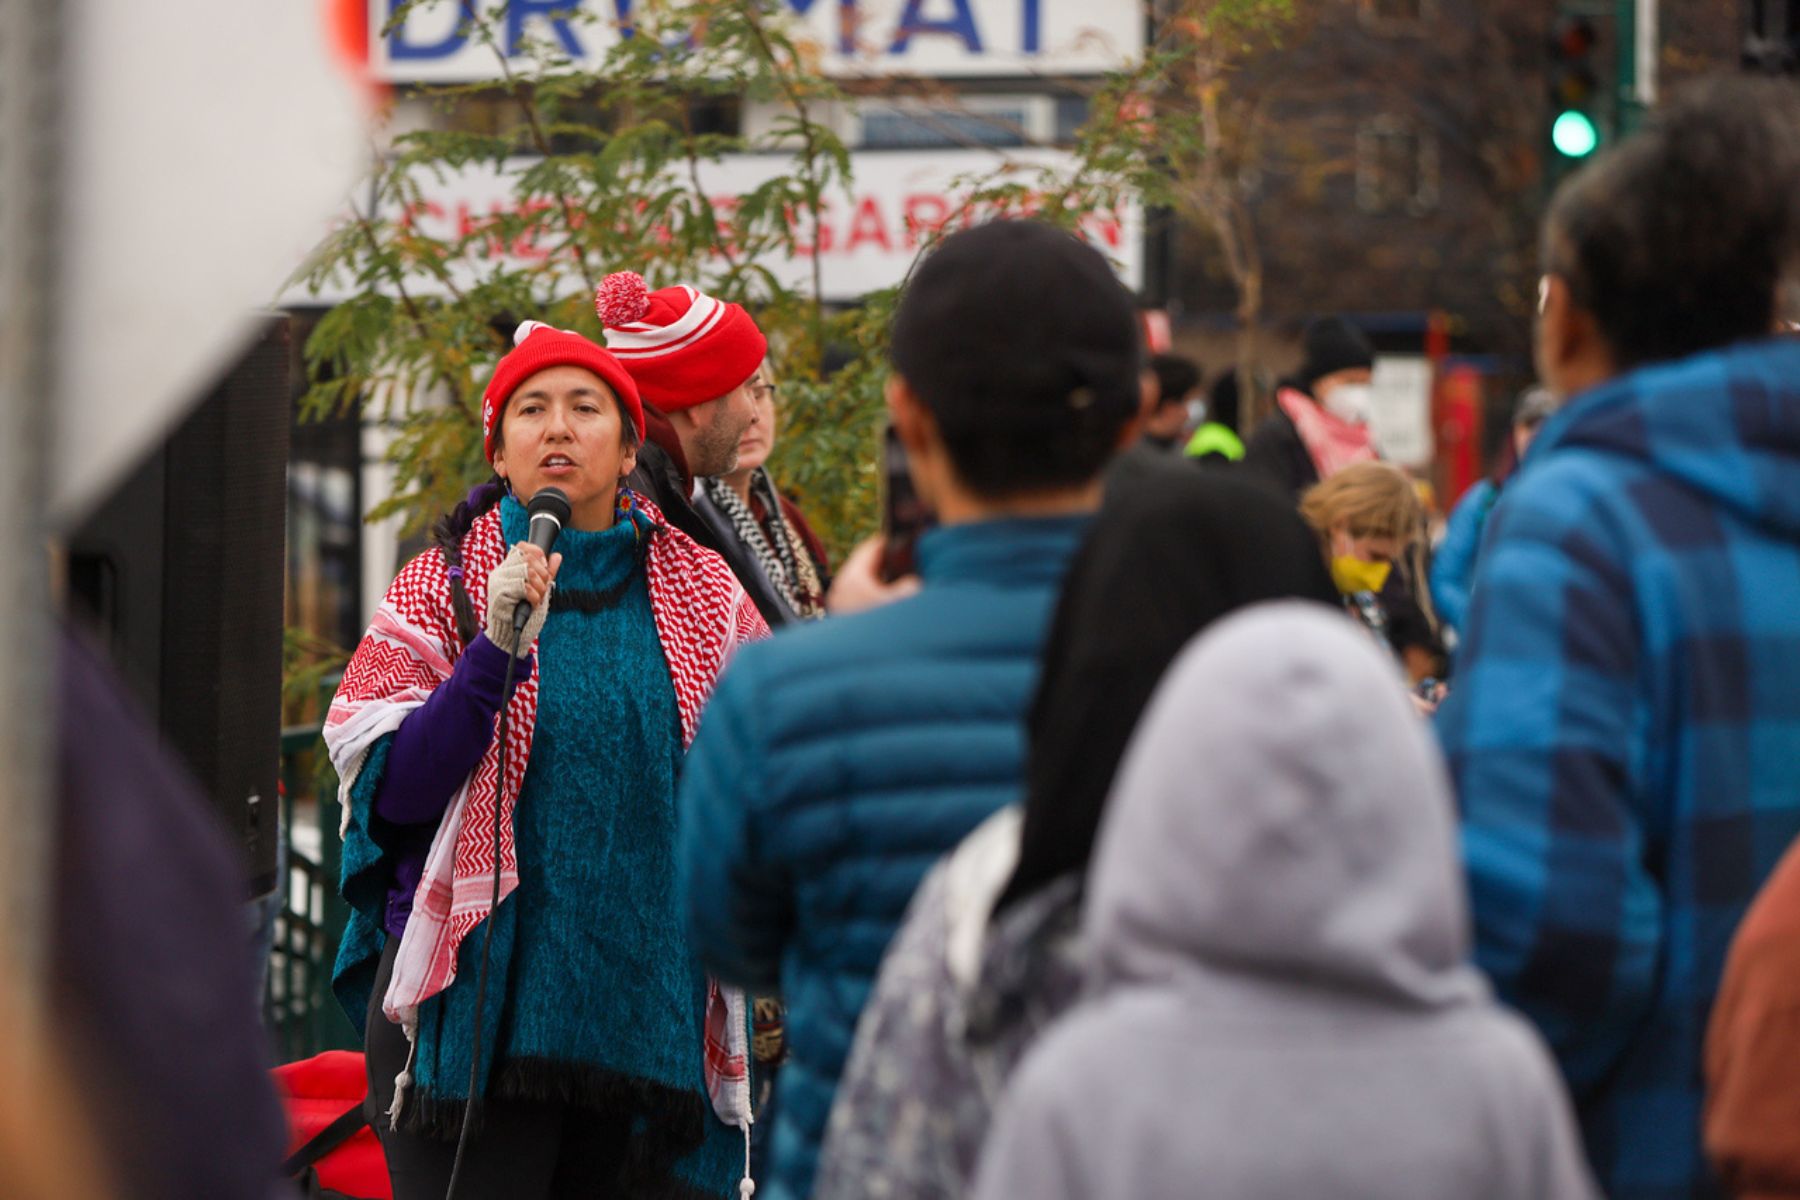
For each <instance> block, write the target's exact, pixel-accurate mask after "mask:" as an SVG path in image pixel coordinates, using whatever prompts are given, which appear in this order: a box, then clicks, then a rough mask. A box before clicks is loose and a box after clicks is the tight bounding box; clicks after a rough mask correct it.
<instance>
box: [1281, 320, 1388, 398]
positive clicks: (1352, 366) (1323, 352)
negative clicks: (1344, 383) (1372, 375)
mask: <svg viewBox="0 0 1800 1200" xmlns="http://www.w3.org/2000/svg"><path fill="white" fill-rule="evenodd" d="M1304 340H1305V346H1306V361H1305V362H1304V363H1302V364H1301V365H1300V373H1299V374H1298V375H1297V376H1296V377H1295V378H1296V379H1297V380H1298V381H1299V383H1300V386H1301V387H1306V388H1310V387H1311V386H1312V385H1313V383H1314V382H1315V381H1317V380H1320V379H1323V378H1324V377H1325V376H1327V375H1330V374H1331V373H1333V372H1334V371H1354V370H1357V369H1362V370H1368V369H1369V368H1371V367H1373V366H1374V365H1375V346H1374V344H1373V343H1372V342H1370V341H1369V336H1368V335H1367V334H1366V333H1364V332H1363V331H1362V330H1360V329H1358V328H1357V327H1356V326H1354V325H1352V324H1351V323H1350V322H1348V321H1346V320H1344V318H1342V317H1320V318H1319V319H1318V320H1316V321H1314V322H1312V323H1311V324H1310V325H1308V326H1307V327H1306V334H1305V339H1304Z"/></svg>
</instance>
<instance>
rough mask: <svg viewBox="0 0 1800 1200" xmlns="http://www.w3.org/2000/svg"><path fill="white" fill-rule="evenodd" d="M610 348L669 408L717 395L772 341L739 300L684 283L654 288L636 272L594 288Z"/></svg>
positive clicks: (650, 395)
mask: <svg viewBox="0 0 1800 1200" xmlns="http://www.w3.org/2000/svg"><path fill="white" fill-rule="evenodd" d="M594 311H595V312H597V313H599V314H600V323H601V324H602V325H604V326H605V327H606V347H607V349H609V350H611V351H612V352H613V354H614V355H616V356H617V357H618V360H619V361H620V362H621V363H623V364H624V366H625V369H626V370H627V371H629V372H631V377H632V378H633V379H635V380H637V385H638V391H639V392H641V393H642V394H643V397H644V399H646V400H648V401H649V402H650V403H652V404H654V405H656V406H657V407H658V408H660V409H662V410H663V411H664V412H673V411H675V410H678V409H683V408H692V407H693V406H694V405H696V404H705V403H706V402H707V401H708V400H717V399H718V398H719V397H720V396H723V395H725V394H726V393H728V392H730V391H732V390H733V389H734V388H737V387H739V386H741V385H742V384H743V383H744V382H745V381H746V380H748V379H749V378H750V377H751V376H752V375H754V374H756V369H757V368H758V367H760V366H761V365H762V361H763V358H764V357H765V356H766V355H767V354H768V352H769V341H768V339H767V338H765V337H763V334H762V330H760V329H758V328H757V327H756V322H755V321H753V320H751V319H750V314H749V313H748V312H746V311H744V309H743V307H742V306H741V305H737V304H729V303H726V302H724V301H721V300H715V299H714V298H713V297H711V296H708V295H707V294H706V293H705V292H702V291H700V290H699V289H698V288H691V287H687V286H686V285H681V286H678V287H666V288H659V289H657V290H656V291H654V292H652V291H650V290H649V289H648V288H647V287H646V286H645V284H644V277H643V276H642V275H639V274H638V273H637V272H636V271H617V272H614V273H613V274H611V275H608V276H607V277H606V278H605V279H603V280H602V281H601V282H600V286H599V288H598V289H596V290H595V292H594Z"/></svg>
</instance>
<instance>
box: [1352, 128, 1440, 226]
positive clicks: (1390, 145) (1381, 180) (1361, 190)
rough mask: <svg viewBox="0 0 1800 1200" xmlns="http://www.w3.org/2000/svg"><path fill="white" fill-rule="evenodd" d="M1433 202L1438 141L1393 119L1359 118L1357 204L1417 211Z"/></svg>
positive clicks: (1390, 210)
mask: <svg viewBox="0 0 1800 1200" xmlns="http://www.w3.org/2000/svg"><path fill="white" fill-rule="evenodd" d="M1437 202H1438V147H1437V139H1436V138H1435V137H1433V136H1432V135H1431V134H1429V133H1424V132H1421V131H1420V130H1419V129H1418V128H1416V127H1415V126H1413V125H1412V124H1411V123H1410V122H1406V121H1401V120H1398V119H1396V118H1393V117H1378V118H1376V119H1375V120H1372V121H1366V122H1364V123H1363V126H1362V128H1361V129H1359V130H1358V131H1357V134H1356V203H1357V206H1358V207H1359V208H1361V209H1362V210H1363V211H1364V212H1370V213H1408V214H1412V215H1417V214H1419V213H1425V212H1430V211H1431V210H1432V209H1434V208H1436V207H1437Z"/></svg>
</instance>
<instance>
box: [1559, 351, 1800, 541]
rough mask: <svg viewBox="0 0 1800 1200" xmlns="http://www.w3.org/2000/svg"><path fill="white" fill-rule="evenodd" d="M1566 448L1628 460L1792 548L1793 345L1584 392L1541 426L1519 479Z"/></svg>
mask: <svg viewBox="0 0 1800 1200" xmlns="http://www.w3.org/2000/svg"><path fill="white" fill-rule="evenodd" d="M1571 448H1584V449H1588V450H1597V451H1601V452H1604V453H1610V454H1617V455H1620V456H1623V457H1626V458H1631V459H1636V460H1638V461H1640V462H1643V463H1645V464H1646V465H1648V466H1649V467H1650V468H1651V469H1652V470H1654V471H1656V472H1658V473H1659V474H1662V475H1665V476H1668V477H1670V478H1673V479H1676V480H1679V481H1680V482H1681V483H1682V484H1684V485H1685V486H1687V487H1689V488H1691V489H1692V490H1694V491H1696V492H1699V493H1700V494H1702V495H1704V496H1707V497H1710V498H1711V499H1713V500H1714V501H1716V502H1717V503H1718V504H1720V505H1722V506H1723V507H1725V508H1727V509H1730V510H1731V511H1732V512H1734V513H1736V514H1738V515H1739V516H1740V517H1741V518H1742V519H1744V520H1745V521H1747V522H1749V523H1751V524H1754V525H1759V526H1763V527H1765V528H1768V529H1771V530H1774V531H1777V532H1778V533H1779V534H1780V535H1781V536H1782V537H1784V538H1787V539H1792V540H1800V338H1793V337H1783V338H1774V339H1770V340H1767V341H1759V342H1746V343H1743V344H1741V345H1737V346H1732V347H1729V348H1727V349H1724V350H1716V351H1712V352H1709V353H1706V354H1696V355H1694V356H1692V357H1690V358H1684V359H1681V360H1679V361H1676V362H1672V363H1661V364H1657V365H1655V366H1650V367H1644V368H1641V369H1639V370H1636V371H1632V372H1630V373H1628V374H1625V375H1622V376H1620V377H1619V378H1617V379H1614V380H1611V381H1609V382H1607V383H1604V384H1602V385H1600V386H1599V387H1597V388H1594V389H1592V390H1591V391H1588V392H1584V393H1582V394H1581V395H1579V396H1576V397H1575V398H1574V399H1573V400H1571V401H1570V403H1569V404H1568V405H1567V406H1566V407H1564V408H1563V410H1562V411H1561V412H1558V413H1557V414H1556V415H1554V416H1553V417H1551V418H1550V420H1549V421H1547V422H1546V423H1545V425H1544V428H1543V430H1542V431H1541V432H1540V433H1539V435H1538V437H1537V439H1536V441H1534V442H1533V443H1532V446H1531V450H1530V452H1529V453H1528V454H1527V455H1526V458H1525V469H1526V470H1527V471H1529V470H1530V469H1531V468H1532V467H1533V466H1534V465H1535V464H1537V463H1540V462H1542V461H1543V460H1544V459H1545V458H1546V457H1548V456H1549V455H1550V453H1551V452H1552V451H1554V450H1563V449H1571Z"/></svg>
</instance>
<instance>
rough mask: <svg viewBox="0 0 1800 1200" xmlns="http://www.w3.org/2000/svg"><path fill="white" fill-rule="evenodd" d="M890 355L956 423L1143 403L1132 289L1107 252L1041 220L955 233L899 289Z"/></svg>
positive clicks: (1106, 411)
mask: <svg viewBox="0 0 1800 1200" xmlns="http://www.w3.org/2000/svg"><path fill="white" fill-rule="evenodd" d="M889 353H890V354H891V356H892V358H893V363H894V367H895V369H896V370H897V371H899V373H900V374H901V375H902V376H903V377H904V378H905V379H906V382H907V384H908V385H909V386H910V387H911V388H912V389H913V391H915V392H916V393H917V394H918V395H919V397H920V399H922V400H923V401H924V402H925V403H926V405H927V406H929V407H930V409H931V410H932V413H933V415H935V416H936V417H937V419H938V422H939V423H940V424H941V425H942V426H943V427H944V428H945V430H946V432H949V431H952V430H962V431H965V432H977V431H988V430H994V431H998V430H1000V429H1004V428H1006V427H1007V426H1010V425H1016V424H1018V423H1019V422H1021V421H1049V422H1051V423H1055V422H1056V421H1057V418H1059V417H1063V416H1067V417H1069V418H1070V419H1072V420H1073V421H1074V422H1076V423H1086V422H1089V421H1092V420H1094V419H1096V418H1104V417H1112V416H1113V415H1114V414H1123V415H1129V414H1131V413H1135V412H1136V411H1137V407H1138V402H1139V391H1138V370H1139V366H1140V363H1141V354H1142V351H1141V350H1140V348H1139V338H1138V321H1137V310H1136V306H1135V305H1134V304H1133V302H1132V298H1131V294H1130V293H1129V292H1127V291H1126V290H1125V287H1124V285H1123V284H1121V283H1120V282H1119V280H1118V277H1117V276H1115V275H1114V274H1113V270H1112V267H1111V266H1109V265H1108V264H1107V261H1106V259H1105V257H1104V256H1103V255H1101V253H1100V252H1099V251H1098V250H1095V249H1094V248H1093V247H1092V246H1089V245H1088V244H1087V243H1085V242H1083V241H1081V240H1080V239H1079V238H1077V237H1075V236H1074V235H1073V234H1069V233H1065V232H1063V231H1062V230H1060V229H1057V228H1055V227H1054V226H1051V225H1047V224H1044V223H1043V222H1041V221H1031V220H997V221H991V222H988V223H987V224H985V225H978V226H976V227H975V228H973V229H965V230H963V231H961V232H959V233H955V234H952V235H951V236H950V237H948V238H945V239H944V241H943V243H942V244H941V245H939V246H938V247H937V249H936V250H934V251H932V252H931V254H930V255H928V256H927V257H926V259H925V260H924V262H922V263H921V264H920V265H919V268H918V270H917V271H916V272H915V273H914V274H913V277H912V280H911V282H909V283H908V284H907V286H906V291H905V293H904V294H903V295H902V296H901V297H900V307H899V309H898V311H897V312H896V313H895V314H894V324H893V329H892V332H891V337H890V350H889Z"/></svg>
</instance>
